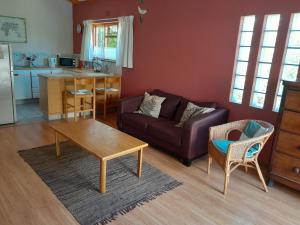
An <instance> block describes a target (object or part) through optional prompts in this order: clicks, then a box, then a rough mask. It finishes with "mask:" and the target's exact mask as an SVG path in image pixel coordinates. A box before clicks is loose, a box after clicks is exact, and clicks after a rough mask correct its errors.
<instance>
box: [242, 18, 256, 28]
mask: <svg viewBox="0 0 300 225" xmlns="http://www.w3.org/2000/svg"><path fill="white" fill-rule="evenodd" d="M254 22H255V16H245V17H244V21H243V28H242V31H253V28H254Z"/></svg>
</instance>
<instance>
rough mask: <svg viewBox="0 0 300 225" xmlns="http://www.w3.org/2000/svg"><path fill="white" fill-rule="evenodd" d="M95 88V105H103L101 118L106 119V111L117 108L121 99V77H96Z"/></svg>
mask: <svg viewBox="0 0 300 225" xmlns="http://www.w3.org/2000/svg"><path fill="white" fill-rule="evenodd" d="M96 86H97V87H96V97H97V103H98V104H101V105H103V117H104V119H106V114H107V109H108V108H117V107H118V101H119V100H120V98H121V77H120V76H107V77H101V78H99V77H98V78H96Z"/></svg>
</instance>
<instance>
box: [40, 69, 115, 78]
mask: <svg viewBox="0 0 300 225" xmlns="http://www.w3.org/2000/svg"><path fill="white" fill-rule="evenodd" d="M106 76H113V74H105V73H98V72H94V71H92V70H82V69H64V70H63V72H61V73H55V74H43V73H40V74H39V77H44V78H47V79H66V78H72V77H106Z"/></svg>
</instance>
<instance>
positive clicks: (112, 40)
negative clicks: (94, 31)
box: [107, 37, 117, 48]
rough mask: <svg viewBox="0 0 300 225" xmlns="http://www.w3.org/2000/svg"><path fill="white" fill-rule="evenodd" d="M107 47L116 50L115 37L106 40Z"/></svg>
mask: <svg viewBox="0 0 300 225" xmlns="http://www.w3.org/2000/svg"><path fill="white" fill-rule="evenodd" d="M107 47H108V48H117V38H116V37H111V38H107Z"/></svg>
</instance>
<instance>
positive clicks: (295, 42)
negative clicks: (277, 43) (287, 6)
mask: <svg viewBox="0 0 300 225" xmlns="http://www.w3.org/2000/svg"><path fill="white" fill-rule="evenodd" d="M288 46H289V47H298V48H300V31H292V32H291V34H290V40H289V45H288Z"/></svg>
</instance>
